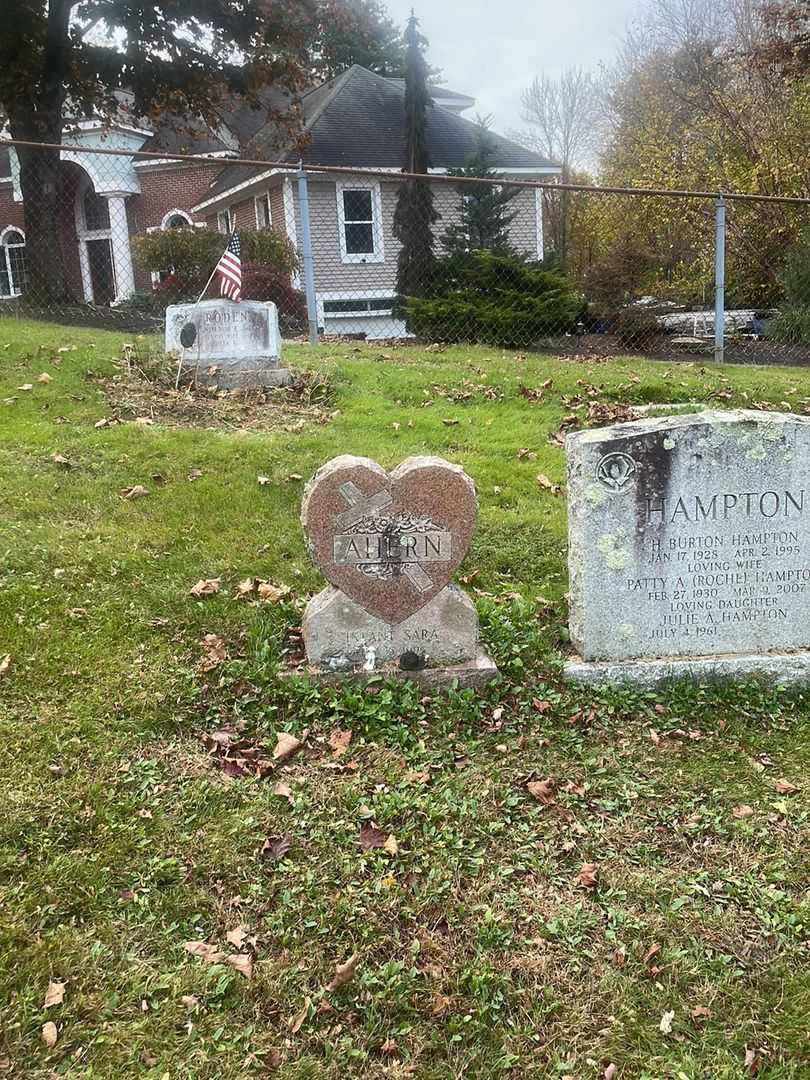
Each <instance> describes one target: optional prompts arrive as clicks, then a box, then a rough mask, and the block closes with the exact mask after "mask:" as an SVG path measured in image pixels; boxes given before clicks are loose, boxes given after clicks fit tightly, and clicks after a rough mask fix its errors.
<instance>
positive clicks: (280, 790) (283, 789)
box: [273, 780, 292, 802]
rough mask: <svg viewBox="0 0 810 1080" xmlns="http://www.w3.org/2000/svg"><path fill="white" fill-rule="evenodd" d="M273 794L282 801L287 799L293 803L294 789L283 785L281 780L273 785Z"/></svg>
mask: <svg viewBox="0 0 810 1080" xmlns="http://www.w3.org/2000/svg"><path fill="white" fill-rule="evenodd" d="M273 794H274V795H278V796H279V798H281V799H287V800H288V801H289V802H292V788H291V787H290V785H289V784H284V783H282V781H281V780H279V782H278V783H277V784H274V785H273Z"/></svg>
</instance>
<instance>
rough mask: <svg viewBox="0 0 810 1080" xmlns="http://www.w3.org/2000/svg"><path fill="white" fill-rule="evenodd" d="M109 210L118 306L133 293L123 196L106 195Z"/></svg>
mask: <svg viewBox="0 0 810 1080" xmlns="http://www.w3.org/2000/svg"><path fill="white" fill-rule="evenodd" d="M105 198H106V199H107V205H108V206H109V208H110V246H111V247H112V257H113V269H114V271H115V300H114V301H113V303H114V304H120V303H121V302H122V301H123V300H126V299H127V298H128V297H130V296H131V295H132V294H133V293H134V292H135V270H134V269H133V266H132V249H131V248H130V246H129V224H128V223H127V203H126V198H125V196H123V195H106V196H105Z"/></svg>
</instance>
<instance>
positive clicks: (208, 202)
mask: <svg viewBox="0 0 810 1080" xmlns="http://www.w3.org/2000/svg"><path fill="white" fill-rule="evenodd" d="M247 167H248V166H246V168H247ZM297 171H298V170H297V169H295V168H293V167H292V166H291V167H290V168H289V169H268V170H267V172H263V173H259V175H258V176H251V177H249V178H248V179H247V180H243V181H242V183H241V184H235V185H234V186H233V187H229V188H226V189H225V191H221V192H220V193H219V195H213V196H212V197H211V198H210V199H205V200H204V201H203V202H201V203H197V205H196V206H192V208H191V209H192V210H193V212H194V213H195V214H199V213H200V212H201V211H203V210H207V209H208V207H210V206H216V204H217V203H220V202H225V200H229V199H231V198H232V196H234V195H236V194H237V192H239V191H243V190H244V189H245V188H249V187H253V185H254V184H260V183H261V182H262V181H263V180H269V179H270V177H271V176H289V175H291V174H292V173H295V172H297Z"/></svg>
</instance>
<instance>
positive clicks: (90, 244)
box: [85, 240, 115, 306]
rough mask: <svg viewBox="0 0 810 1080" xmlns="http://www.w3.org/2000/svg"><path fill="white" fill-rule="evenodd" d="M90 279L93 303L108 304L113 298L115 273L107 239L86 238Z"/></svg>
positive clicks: (110, 248)
mask: <svg viewBox="0 0 810 1080" xmlns="http://www.w3.org/2000/svg"><path fill="white" fill-rule="evenodd" d="M85 243H86V244H87V261H88V264H89V266H90V281H91V282H92V285H93V303H94V304H97V305H99V306H102V305H105V304H109V303H110V301H111V300H113V299H114V298H115V273H114V271H113V260H112V247H111V246H110V241H109V240H86V241H85Z"/></svg>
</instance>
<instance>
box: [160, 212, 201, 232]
mask: <svg viewBox="0 0 810 1080" xmlns="http://www.w3.org/2000/svg"><path fill="white" fill-rule="evenodd" d="M193 224H194V222H193V221H192V220H191V217H190V216H189V215H188V214H187V213H186V212H185V210H170V211H169V212H168V214H166V216H165V217H164V219H163V221H162V222H161V223H160V227H161V229H163V231H164V232H165V231H166V229H188V228H191V226H192V225H193Z"/></svg>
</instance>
